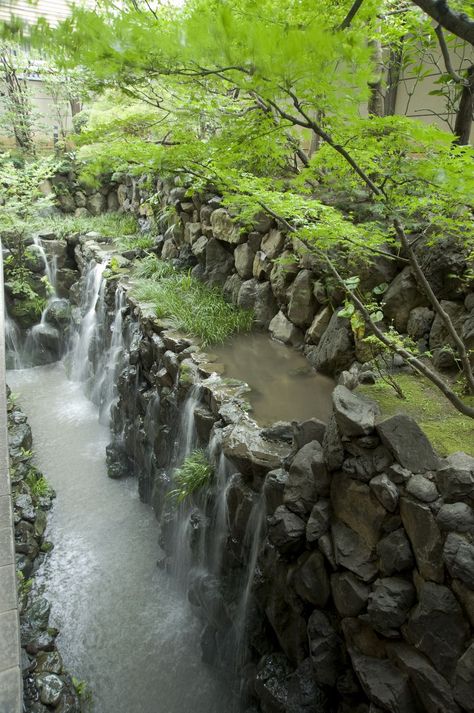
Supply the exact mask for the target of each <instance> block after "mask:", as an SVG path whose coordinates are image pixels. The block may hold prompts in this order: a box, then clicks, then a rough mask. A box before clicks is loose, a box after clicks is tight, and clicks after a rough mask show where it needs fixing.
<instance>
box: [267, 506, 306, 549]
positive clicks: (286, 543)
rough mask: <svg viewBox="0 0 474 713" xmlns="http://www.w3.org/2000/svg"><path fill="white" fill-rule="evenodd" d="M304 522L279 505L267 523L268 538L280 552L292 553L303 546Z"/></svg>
mask: <svg viewBox="0 0 474 713" xmlns="http://www.w3.org/2000/svg"><path fill="white" fill-rule="evenodd" d="M305 529H306V528H305V522H304V520H302V519H301V518H300V517H299V516H298V515H296V514H295V513H294V512H291V511H290V510H288V508H287V507H285V505H280V506H279V507H278V508H277V509H276V510H275V512H274V513H273V516H272V517H271V518H270V520H269V523H268V538H269V540H270V542H272V543H273V544H274V545H275V547H277V548H278V550H279V551H280V552H281V553H282V554H294V553H296V552H298V551H300V550H301V549H302V547H303V546H304V537H305Z"/></svg>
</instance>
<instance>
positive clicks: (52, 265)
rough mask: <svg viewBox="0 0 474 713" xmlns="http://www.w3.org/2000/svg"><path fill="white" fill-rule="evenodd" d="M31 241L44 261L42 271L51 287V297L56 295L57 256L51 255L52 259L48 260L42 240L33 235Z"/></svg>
mask: <svg viewBox="0 0 474 713" xmlns="http://www.w3.org/2000/svg"><path fill="white" fill-rule="evenodd" d="M33 243H34V244H35V247H36V249H37V251H38V252H39V254H40V255H41V258H42V260H43V262H44V272H45V275H46V277H47V278H48V282H49V284H50V285H51V287H52V289H53V295H51V297H56V296H57V258H56V255H54V256H53V258H52V260H51V261H50V260H49V259H48V256H47V254H46V250H45V249H44V246H43V242H42V240H41V239H40V238H39V237H38V236H37V235H35V236H34V237H33Z"/></svg>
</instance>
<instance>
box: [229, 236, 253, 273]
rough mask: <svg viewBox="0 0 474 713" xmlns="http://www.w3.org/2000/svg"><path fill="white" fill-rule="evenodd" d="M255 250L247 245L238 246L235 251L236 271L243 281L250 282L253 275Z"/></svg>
mask: <svg viewBox="0 0 474 713" xmlns="http://www.w3.org/2000/svg"><path fill="white" fill-rule="evenodd" d="M254 258H255V250H254V249H253V248H252V246H251V245H250V244H249V243H248V242H247V243H242V245H237V247H236V248H235V251H234V263H235V269H236V270H237V272H238V274H239V276H240V277H241V278H242V279H243V280H249V279H250V278H251V277H252V275H253V261H254Z"/></svg>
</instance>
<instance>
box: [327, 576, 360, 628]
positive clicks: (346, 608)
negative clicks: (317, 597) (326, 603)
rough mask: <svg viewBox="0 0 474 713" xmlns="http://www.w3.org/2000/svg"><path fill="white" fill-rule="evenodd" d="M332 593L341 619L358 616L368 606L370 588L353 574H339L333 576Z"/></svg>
mask: <svg viewBox="0 0 474 713" xmlns="http://www.w3.org/2000/svg"><path fill="white" fill-rule="evenodd" d="M331 592H332V597H333V599H334V605H335V607H336V609H337V611H338V613H339V615H340V616H341V617H348V616H358V615H359V614H361V613H362V612H363V611H364V609H365V608H366V606H367V601H368V599H369V594H370V586H369V585H368V584H366V583H365V582H362V581H361V580H360V579H359V578H358V577H356V575H355V574H353V573H352V572H337V573H336V574H332V575H331Z"/></svg>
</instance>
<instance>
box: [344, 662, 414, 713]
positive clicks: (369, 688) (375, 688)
mask: <svg viewBox="0 0 474 713" xmlns="http://www.w3.org/2000/svg"><path fill="white" fill-rule="evenodd" d="M351 659H352V665H353V667H354V670H355V672H356V674H357V678H358V679H359V681H360V684H361V686H362V688H363V690H364V693H365V694H366V695H367V696H368V698H369V699H370V700H371V701H372V702H373V703H375V704H376V705H378V706H380V707H381V708H382V709H383V710H384V711H390V713H417V711H418V708H417V706H416V704H415V701H414V700H413V696H412V693H411V691H410V686H409V679H408V676H407V675H406V673H403V672H402V671H400V670H399V669H398V668H397V667H396V666H394V664H393V663H391V662H390V661H387V660H386V659H378V658H372V657H369V656H363V655H362V654H359V653H356V652H351Z"/></svg>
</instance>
